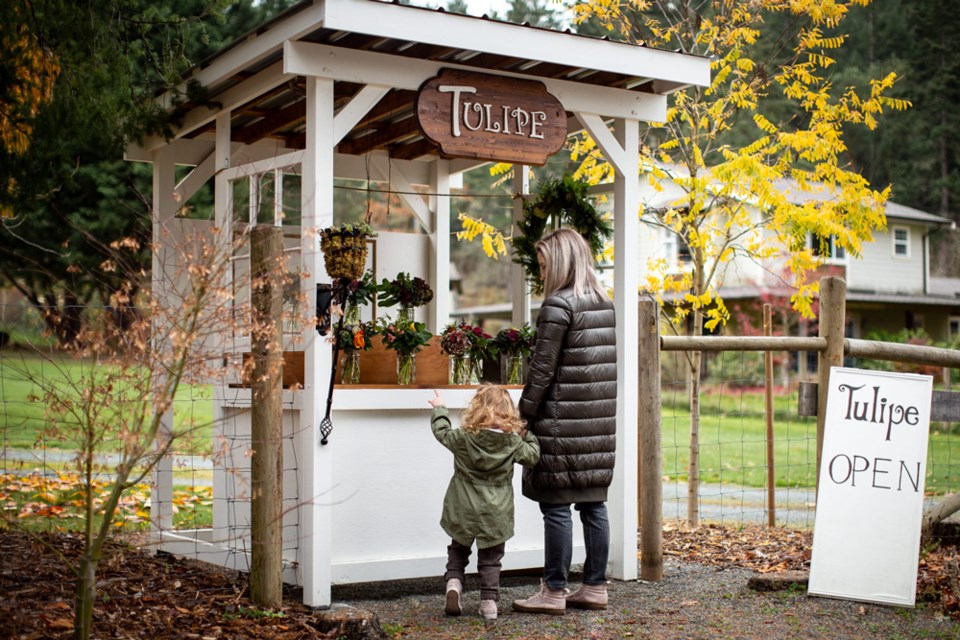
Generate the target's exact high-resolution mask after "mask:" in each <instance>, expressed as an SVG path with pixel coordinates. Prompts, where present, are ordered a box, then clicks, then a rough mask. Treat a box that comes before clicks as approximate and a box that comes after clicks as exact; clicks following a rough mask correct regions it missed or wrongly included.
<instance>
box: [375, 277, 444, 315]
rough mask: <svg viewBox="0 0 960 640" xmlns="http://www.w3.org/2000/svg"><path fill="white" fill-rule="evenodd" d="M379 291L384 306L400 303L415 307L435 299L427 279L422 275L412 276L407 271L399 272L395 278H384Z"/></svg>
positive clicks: (407, 306)
mask: <svg viewBox="0 0 960 640" xmlns="http://www.w3.org/2000/svg"><path fill="white" fill-rule="evenodd" d="M377 291H378V293H379V294H380V297H379V298H378V301H379V303H380V305H381V306H384V307H394V306H397V305H400V306H401V307H405V308H411V309H413V308H416V307H422V306H423V305H425V304H427V303H428V302H430V301H431V300H433V289H431V288H430V285H429V284H427V281H426V280H424V279H423V278H421V277H420V276H415V277H413V278H411V277H410V274H409V273H407V272H405V271H402V272H400V273H398V274H397V277H396V278H394V279H393V280H387V279H386V278H384V279H383V281H382V282H381V283H380V285H379V286H378V287H377Z"/></svg>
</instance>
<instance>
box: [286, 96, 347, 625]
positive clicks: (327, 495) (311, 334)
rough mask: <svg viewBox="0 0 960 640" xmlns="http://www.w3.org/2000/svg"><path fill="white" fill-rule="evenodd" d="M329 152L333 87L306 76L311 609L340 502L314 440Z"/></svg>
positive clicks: (321, 359) (320, 407)
mask: <svg viewBox="0 0 960 640" xmlns="http://www.w3.org/2000/svg"><path fill="white" fill-rule="evenodd" d="M333 146H334V143H333V82H332V81H330V80H323V79H318V78H307V145H306V147H307V148H306V149H305V153H304V155H303V164H302V165H301V167H302V177H301V187H300V189H301V193H300V208H301V217H302V223H301V227H300V259H301V270H302V271H303V275H302V277H301V278H300V283H301V291H300V293H301V296H302V298H303V300H304V309H302V310H301V318H300V321H301V323H302V326H303V334H302V336H301V337H302V339H303V350H304V358H303V359H304V372H303V373H304V385H303V391H302V392H301V394H302V398H303V410H302V411H301V412H300V430H299V432H298V435H297V443H296V446H297V451H298V455H299V456H300V463H301V466H300V473H299V477H298V479H299V486H298V492H299V496H298V500H297V505H298V507H297V508H298V509H299V512H300V513H299V523H300V532H299V533H300V536H299V540H300V542H299V545H300V548H299V552H300V561H299V564H298V570H299V571H300V583H301V584H302V585H303V603H304V604H306V605H308V606H311V607H327V606H329V605H330V598H331V592H330V580H331V564H332V558H333V548H332V541H333V514H332V508H333V507H332V505H333V504H335V503H336V501H337V499H338V496H336V495H334V487H333V465H334V458H335V456H334V455H333V454H334V450H335V449H336V446H337V444H336V443H337V434H336V432H334V433H333V434H332V435H331V436H330V439H329V443H328V444H327V445H321V444H320V435H319V426H320V422H321V420H322V418H323V411H324V409H325V403H324V398H325V397H326V394H327V389H328V388H329V384H330V375H331V372H330V367H331V365H332V364H333V354H332V353H331V349H330V346H329V345H328V344H326V343H325V342H324V338H323V336H320V335H319V334H318V333H317V331H316V329H315V328H314V323H315V318H316V309H315V301H316V285H317V283H318V282H326V281H327V280H328V277H327V273H326V271H325V269H324V266H323V259H322V256H321V254H320V246H319V240H318V235H317V232H318V231H319V230H320V229H323V228H325V227H329V226H331V225H332V224H333Z"/></svg>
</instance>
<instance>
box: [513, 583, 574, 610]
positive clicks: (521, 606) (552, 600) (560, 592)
mask: <svg viewBox="0 0 960 640" xmlns="http://www.w3.org/2000/svg"><path fill="white" fill-rule="evenodd" d="M566 595H567V591H566V589H551V588H550V587H548V586H547V583H546V582H544V581H543V580H541V581H540V593H538V594H536V595H533V596H530V597H529V598H527V599H525V600H514V601H513V609H514V611H522V612H523V613H548V614H550V615H554V616H562V615H563V614H564V613H565V612H566V609H567V603H566V598H565V596H566Z"/></svg>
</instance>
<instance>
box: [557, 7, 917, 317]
mask: <svg viewBox="0 0 960 640" xmlns="http://www.w3.org/2000/svg"><path fill="white" fill-rule="evenodd" d="M679 4H681V5H683V7H685V8H684V9H682V10H681V9H677V10H675V11H663V12H661V11H659V10H656V9H655V8H651V7H650V6H649V3H638V2H636V1H634V0H588V1H587V2H583V3H578V4H577V5H576V7H575V9H574V12H575V20H576V21H578V22H581V21H584V20H587V19H596V20H598V21H600V22H601V23H602V24H603V25H604V26H605V27H606V28H607V29H608V30H610V31H612V32H615V33H617V34H619V36H620V37H621V38H623V39H625V40H627V41H632V42H636V43H640V42H642V43H644V44H646V45H648V46H652V47H657V48H661V49H669V50H680V51H683V52H686V53H691V54H697V55H702V56H707V57H709V58H710V59H711V84H710V86H709V87H708V88H706V89H687V90H681V91H677V92H675V93H673V94H672V95H671V97H670V104H669V105H668V111H667V118H666V122H663V123H650V124H648V125H647V127H646V128H645V130H644V138H643V140H642V144H641V153H642V154H643V157H642V158H641V167H642V168H643V171H644V172H646V173H647V177H648V178H649V180H650V184H651V185H654V188H655V189H656V190H659V191H662V190H663V186H662V185H663V184H664V183H669V185H670V186H669V189H670V191H669V196H664V197H669V198H671V199H670V200H669V201H668V202H666V204H665V205H661V206H660V207H658V208H657V209H656V210H647V211H646V212H641V214H642V215H643V216H644V221H645V222H647V223H649V224H652V225H654V226H659V227H661V228H663V229H664V230H665V231H666V232H667V233H672V234H674V235H675V236H676V242H677V245H678V246H681V245H682V246H685V247H686V248H688V249H689V261H688V262H687V263H685V264H684V265H680V267H679V270H678V265H677V264H676V263H673V264H671V263H670V262H668V261H665V260H662V259H659V258H658V259H655V260H651V261H650V263H649V264H648V265H647V275H646V286H647V288H649V290H650V291H651V292H652V293H654V294H655V295H657V296H658V298H660V299H661V300H662V299H663V297H661V294H664V293H669V294H671V295H670V296H669V298H670V299H672V300H675V301H677V303H678V307H677V309H676V313H675V315H674V317H675V318H677V319H682V318H684V317H685V316H686V315H687V314H689V313H694V314H695V315H701V314H702V315H703V316H704V317H705V318H706V320H707V322H706V326H707V327H708V328H709V327H714V326H717V325H718V324H719V323H722V322H724V321H725V320H726V317H727V312H726V308H725V307H724V305H723V301H722V300H721V299H720V298H719V296H718V295H717V292H718V291H719V288H720V287H721V286H722V284H723V280H724V275H725V272H726V268H725V267H726V265H728V264H729V263H730V262H731V261H733V260H734V259H735V258H736V257H737V256H741V257H745V258H746V259H747V260H749V261H751V262H753V263H758V264H766V265H770V264H771V261H772V262H773V263H775V264H776V265H777V268H778V272H779V271H786V272H787V273H788V274H791V275H790V280H789V281H787V282H784V284H785V285H787V286H789V287H791V288H792V299H793V304H794V306H795V308H796V309H797V310H798V311H799V312H800V313H801V314H802V315H804V316H807V317H809V316H810V315H812V314H811V301H812V298H813V294H814V293H815V292H816V287H817V284H816V282H815V281H811V278H810V277H809V275H808V274H809V273H811V272H812V271H813V270H814V269H816V267H817V266H818V265H819V263H820V259H819V258H818V257H817V256H816V255H815V253H814V252H813V251H812V250H811V249H810V248H809V246H808V240H807V238H808V236H812V237H813V238H814V239H815V241H816V239H818V238H819V239H823V238H833V239H834V241H835V242H836V243H837V245H838V246H840V247H842V248H843V249H845V250H846V251H847V253H848V254H850V255H857V254H858V253H859V251H860V248H861V245H862V243H863V242H864V241H867V240H869V238H870V236H871V232H872V230H873V229H880V228H883V226H884V225H885V219H884V215H883V204H884V201H885V200H886V198H887V196H888V195H889V188H887V189H875V188H873V187H871V185H869V184H868V183H867V181H866V180H864V179H863V177H862V176H860V175H859V174H858V173H856V172H854V171H851V170H849V169H848V168H846V167H845V166H844V165H843V162H842V156H843V154H844V152H845V150H846V145H845V143H844V140H843V134H844V130H845V128H849V127H850V126H851V125H863V126H866V127H867V128H868V129H871V130H872V129H873V128H874V127H875V126H876V125H877V120H878V118H879V116H880V115H881V114H882V113H884V111H885V110H903V109H906V108H908V107H909V106H910V103H909V102H907V101H906V100H901V99H896V98H892V97H890V96H888V95H887V93H888V92H889V90H890V89H891V87H892V86H893V85H894V82H895V81H896V75H895V74H889V75H886V76H884V77H883V78H879V79H876V80H874V81H872V82H871V83H870V87H869V92H868V93H867V94H866V95H864V94H863V91H862V89H857V88H854V87H835V86H833V84H832V82H831V77H832V75H834V69H833V66H834V65H835V64H836V62H835V57H834V56H833V55H832V51H834V50H836V49H838V48H839V47H841V46H842V45H843V44H844V39H845V38H844V36H843V34H838V33H834V30H835V29H836V28H837V27H838V26H839V25H840V24H841V23H842V21H843V19H844V17H845V16H846V15H847V13H848V11H849V9H850V7H851V6H852V5H860V6H865V5H867V4H869V0H851V1H849V2H842V1H840V0H835V1H831V2H823V1H822V0H752V1H751V2H729V1H727V0H712V1H709V2H705V3H701V4H699V5H697V6H692V4H691V3H679ZM641 5H642V6H641ZM784 17H786V18H789V20H786V21H785V20H783V19H782V18H784ZM774 19H780V22H781V23H784V24H786V25H787V26H786V27H785V28H784V29H781V28H779V26H778V28H777V29H766V30H765V29H764V23H765V22H766V21H768V20H774ZM764 39H766V42H765V41H764ZM777 47H783V48H782V49H781V50H779V51H777V50H776V49H777ZM771 51H773V53H771ZM774 56H776V57H775V58H774ZM774 59H775V60H776V61H775V62H773V63H771V60H774ZM771 97H776V98H778V100H779V101H780V102H779V103H778V105H779V108H778V110H771V109H763V108H762V107H763V106H764V104H765V102H766V101H768V100H769V99H770V98H771ZM784 100H785V101H786V104H787V105H788V108H789V109H790V111H788V112H787V113H788V115H786V116H783V119H782V120H780V119H779V118H775V117H773V116H772V115H771V114H772V113H783V110H784V106H783V103H784ZM744 116H746V117H744ZM734 124H736V126H737V127H738V129H737V134H738V135H737V137H735V138H731V137H729V136H728V135H726V134H727V133H728V132H729V131H730V130H731V129H732V127H733V126H734ZM751 125H752V126H753V127H754V129H753V130H752V134H751V131H750V130H749V129H747V127H750V126H751ZM745 134H746V135H745ZM732 141H735V142H733V143H732ZM573 149H574V159H575V160H578V161H579V162H580V163H581V164H580V169H579V172H578V177H581V178H586V179H588V180H591V181H599V180H603V179H606V178H608V177H609V175H610V169H609V168H608V166H607V163H606V162H605V160H604V159H603V158H602V157H601V156H600V155H599V154H598V153H597V151H596V147H595V145H594V144H593V141H592V140H589V139H581V140H578V141H577V142H576V143H575V144H574V147H573ZM678 188H679V189H678ZM674 196H675V197H674ZM663 199H664V198H663V197H661V198H660V201H661V202H662V201H663ZM699 326H700V324H699V322H695V323H694V327H695V328H697V327H699Z"/></svg>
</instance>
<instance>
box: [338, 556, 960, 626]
mask: <svg viewBox="0 0 960 640" xmlns="http://www.w3.org/2000/svg"><path fill="white" fill-rule="evenodd" d="M754 575H756V574H754V573H753V572H751V571H749V570H746V569H740V568H721V569H718V568H716V567H708V566H705V565H701V564H697V563H689V562H680V561H677V560H675V559H671V558H667V560H666V564H665V570H664V580H662V581H660V582H657V583H644V582H640V581H638V582H613V583H612V584H611V586H610V607H609V608H608V609H607V610H606V611H570V612H568V613H567V614H566V615H564V616H562V617H560V616H544V615H530V614H519V613H514V612H513V611H511V609H510V602H511V601H512V600H514V599H516V598H522V597H527V596H529V595H530V594H531V593H533V592H535V591H536V590H537V589H538V588H539V586H538V584H539V582H538V578H537V577H536V576H531V575H513V576H504V577H503V579H502V592H501V604H500V609H501V611H500V618H499V619H498V620H497V621H496V622H493V623H485V622H484V621H483V620H482V619H481V618H480V617H479V615H477V613H476V609H477V607H478V605H479V593H478V590H477V589H478V586H477V582H476V576H469V575H468V577H467V586H466V588H467V590H466V593H465V594H464V615H463V616H461V617H459V618H448V617H446V616H444V615H443V599H442V594H441V591H442V585H441V583H440V581H439V580H438V579H430V580H404V581H395V582H387V583H376V584H373V583H370V584H365V585H351V586H343V587H334V591H333V597H334V601H335V602H337V603H340V604H339V605H337V606H343V605H349V606H354V607H359V608H363V609H366V610H369V611H371V612H373V613H374V614H376V615H377V617H378V618H379V621H380V624H381V626H382V627H383V629H384V630H385V631H386V632H387V634H388V635H390V636H391V637H395V638H396V637H402V638H417V639H420V638H423V639H428V640H429V639H434V638H444V639H452V638H463V639H468V638H469V639H474V638H476V639H480V638H489V639H494V638H498V639H499V638H515V639H524V640H537V639H547V638H550V639H561V638H578V639H590V640H601V639H602V640H607V639H612V638H656V639H658V640H659V639H664V640H666V639H671V640H695V639H697V640H699V639H703V640H706V639H710V640H715V639H718V638H723V639H727V638H730V639H737V638H763V639H764V640H773V639H778V638H791V639H792V638H811V639H814V638H815V639H820V640H828V639H829V640H836V639H851V640H855V639H865V638H876V639H878V640H880V639H883V640H913V639H916V638H941V639H960V623H958V622H956V621H953V620H951V619H949V618H946V617H944V616H943V615H941V614H940V613H938V612H936V611H934V610H933V609H930V608H926V607H924V606H923V605H922V604H920V605H919V606H918V608H916V609H903V608H894V607H886V606H879V605H871V604H863V603H859V602H851V601H845V600H832V599H828V598H816V597H807V596H806V594H805V590H804V589H800V588H796V589H791V590H788V591H780V592H773V593H760V592H756V591H753V590H750V589H748V588H747V581H748V579H749V578H750V577H751V576H754ZM572 578H573V580H572V582H573V583H574V585H576V580H577V579H578V578H579V576H576V575H575V576H572Z"/></svg>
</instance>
